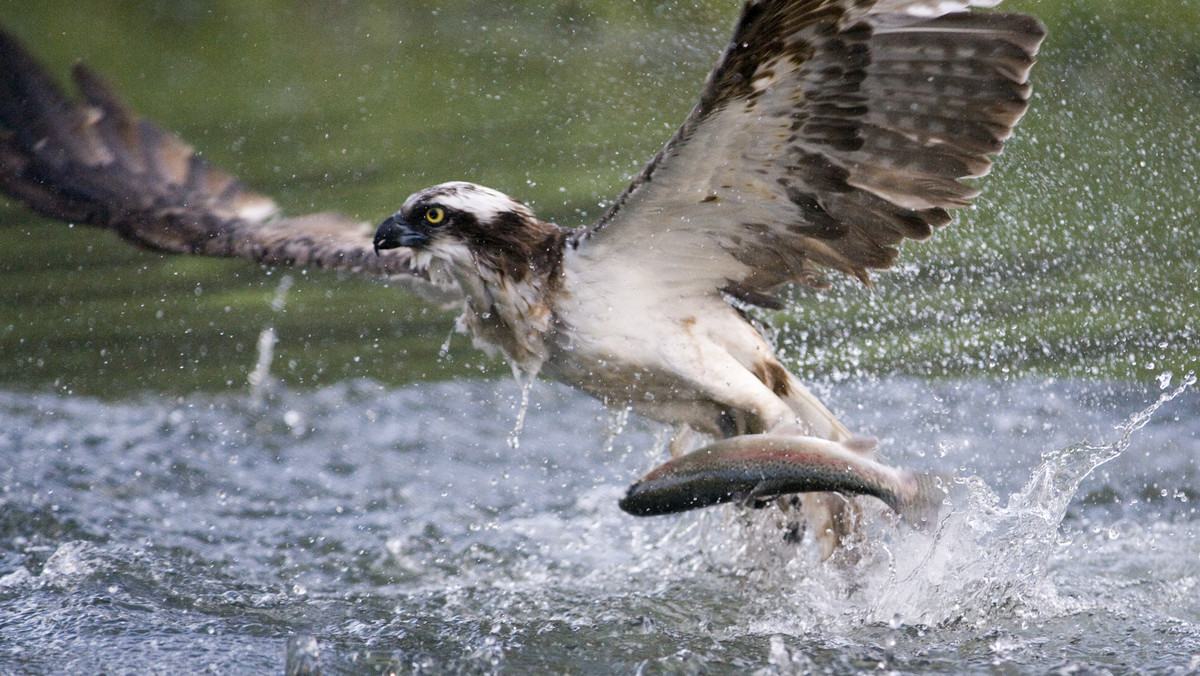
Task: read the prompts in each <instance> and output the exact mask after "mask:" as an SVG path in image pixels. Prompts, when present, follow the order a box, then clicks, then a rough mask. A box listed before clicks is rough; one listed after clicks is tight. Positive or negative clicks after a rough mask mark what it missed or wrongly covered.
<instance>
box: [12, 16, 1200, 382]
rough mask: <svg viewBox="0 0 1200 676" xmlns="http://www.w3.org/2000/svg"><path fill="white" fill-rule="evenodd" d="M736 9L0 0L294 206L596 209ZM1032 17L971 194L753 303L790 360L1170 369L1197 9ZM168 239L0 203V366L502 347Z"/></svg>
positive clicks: (440, 366) (26, 373) (334, 360)
mask: <svg viewBox="0 0 1200 676" xmlns="http://www.w3.org/2000/svg"><path fill="white" fill-rule="evenodd" d="M739 7H740V3H737V2H715V1H705V2H688V3H674V2H637V3H632V2H624V1H622V2H601V1H586V2H585V1H583V0H564V1H552V2H545V1H543V2H536V3H535V2H491V1H489V2H447V3H440V4H439V3H423V2H392V3H382V2H381V3H369V2H361V3H355V2H350V3H327V2H315V1H311V0H310V1H301V2H295V1H288V2H284V1H266V2H255V3H239V2H199V1H191V0H174V1H172V0H160V1H156V2H74V3H65V2H63V3H56V2H45V3H42V2H38V3H31V2H28V1H11V0H9V1H3V2H0V22H2V23H3V24H4V25H5V26H6V27H7V28H8V29H9V30H11V31H13V32H14V33H15V34H16V35H18V36H19V37H20V38H21V39H22V40H23V41H25V42H26V43H27V45H28V46H29V47H30V48H31V49H32V50H33V51H34V52H35V53H36V54H37V55H38V56H39V58H41V59H42V61H43V62H44V63H45V64H46V65H48V66H49V68H50V69H51V71H52V72H53V73H54V74H55V75H56V76H57V77H60V78H64V79H65V76H66V72H67V69H68V68H69V66H70V64H71V63H73V62H74V61H75V60H76V59H80V58H82V59H84V60H86V62H87V63H89V64H90V65H91V66H93V67H94V68H95V69H96V70H98V71H99V72H101V73H102V74H104V75H105V76H106V77H107V78H109V80H110V81H111V82H113V83H114V85H115V86H116V88H117V90H118V91H119V92H121V94H122V95H123V96H124V98H125V99H126V101H128V102H129V103H130V104H131V105H132V106H133V108H134V109H135V110H137V111H139V112H140V113H141V114H143V115H146V116H148V117H151V118H154V119H156V120H158V121H160V122H161V123H162V124H163V125H164V126H165V127H167V128H169V129H173V130H175V131H176V132H178V133H179V134H180V135H181V136H183V138H184V139H186V140H187V141H189V142H190V143H191V144H193V145H194V146H196V148H198V149H199V150H200V151H201V152H202V154H203V156H204V157H206V158H207V159H208V160H210V161H211V162H213V163H215V164H217V165H219V166H222V167H224V168H226V169H229V170H231V171H233V172H234V173H236V174H238V175H239V176H240V177H241V178H242V179H243V180H244V181H245V182H246V183H248V184H250V185H251V186H253V187H255V188H257V189H259V190H261V191H263V192H265V193H267V194H269V195H272V196H274V197H275V198H276V199H277V200H278V201H279V202H280V203H281V205H282V206H283V208H284V210H285V211H286V212H287V213H290V214H300V213H305V212H308V211H316V210H327V209H334V210H339V211H343V212H345V213H348V214H351V215H353V216H355V217H357V218H360V219H362V220H364V221H372V222H377V221H379V220H381V219H382V218H383V217H385V216H386V215H388V214H390V213H391V212H393V211H394V210H395V209H396V208H397V206H398V205H399V204H400V203H401V202H402V200H403V199H404V198H405V197H406V196H407V195H408V194H409V193H411V192H413V191H415V190H417V189H420V188H422V187H424V186H427V185H430V184H433V183H438V182H441V181H446V180H470V181H474V182H477V183H481V184H484V185H488V186H491V187H494V188H497V189H499V190H502V191H504V192H507V193H509V194H511V195H513V196H515V197H517V198H519V199H522V200H524V201H526V202H529V203H530V204H531V205H532V206H533V207H534V208H535V210H536V211H538V213H539V215H541V216H543V217H544V218H547V219H548V220H553V221H556V222H558V223H560V224H563V225H581V224H585V223H588V222H590V220H591V219H593V218H595V217H596V216H597V215H598V214H599V213H600V211H601V210H602V209H603V206H604V204H605V200H608V199H611V198H613V197H615V196H616V195H617V194H619V192H620V191H621V189H622V188H623V187H624V185H625V184H626V182H627V181H628V179H629V178H630V177H631V176H632V175H633V174H635V173H636V172H637V170H638V169H639V168H640V167H641V165H642V164H643V163H644V162H645V161H646V160H647V159H649V158H650V157H651V156H652V155H653V153H654V152H655V151H656V150H657V149H658V147H659V146H660V145H661V144H662V143H663V142H664V141H665V140H666V139H667V138H668V137H669V136H670V134H671V132H672V131H673V129H674V128H675V127H676V126H677V125H678V123H679V122H680V121H682V119H683V117H684V116H685V115H686V113H687V111H688V110H689V109H690V107H691V106H692V105H693V103H694V101H695V98H696V95H697V93H698V91H699V88H700V86H701V83H702V82H703V79H704V76H705V74H706V73H707V71H708V69H709V68H710V67H711V66H712V64H713V63H714V61H715V59H716V57H717V54H718V53H719V51H720V50H721V49H722V48H723V46H724V44H725V41H726V39H727V38H728V34H729V32H730V28H731V25H732V23H733V21H734V20H735V18H736V14H737V12H738V9H739ZM1004 7H1005V9H1008V10H1020V11H1028V12H1032V13H1034V14H1036V15H1038V16H1039V17H1040V18H1042V20H1043V21H1044V22H1045V23H1046V24H1047V25H1048V27H1049V29H1050V38H1049V40H1048V41H1047V43H1046V45H1045V46H1044V48H1043V51H1042V54H1041V57H1040V60H1039V63H1038V65H1037V66H1036V68H1035V70H1034V74H1033V80H1034V84H1035V88H1036V90H1035V91H1036V93H1035V97H1034V100H1033V107H1032V109H1031V111H1030V113H1029V115H1028V116H1027V117H1026V118H1025V120H1024V121H1023V122H1022V124H1021V125H1020V127H1019V128H1018V130H1017V134H1016V136H1015V138H1014V139H1013V140H1012V141H1011V142H1010V144H1009V148H1008V150H1007V151H1006V153H1005V154H1004V155H1003V156H1002V157H1001V158H1000V160H999V162H998V164H997V167H996V169H995V170H994V171H993V173H992V175H991V176H989V177H987V178H986V179H984V183H983V188H984V194H983V196H982V197H981V198H980V199H979V200H978V206H977V207H976V208H974V209H971V210H968V211H965V212H963V213H961V214H960V215H959V218H958V220H957V221H956V222H955V223H954V224H953V225H951V226H949V227H948V228H946V229H945V230H944V231H942V232H940V233H938V234H937V236H936V237H934V238H933V239H932V240H931V241H929V242H924V243H910V244H908V245H906V246H905V247H904V250H903V253H902V256H901V264H900V266H899V267H898V269H896V270H893V271H890V272H885V273H879V274H877V275H876V280H877V287H876V289H875V290H874V291H868V290H866V289H865V288H863V287H862V286H861V285H858V284H857V283H855V282H851V281H849V280H840V279H838V278H837V277H836V276H831V280H832V281H834V282H835V283H834V288H833V289H832V290H830V291H828V292H814V291H811V290H808V289H796V290H795V291H794V292H793V293H792V297H793V299H794V303H793V307H792V308H791V309H790V310H789V311H788V312H786V313H777V314H773V315H768V316H766V319H767V320H768V321H770V322H771V323H772V324H773V325H775V326H776V327H778V328H779V329H780V335H779V338H778V340H779V342H780V344H781V346H782V350H783V355H784V357H785V359H786V360H787V361H788V363H789V364H790V366H792V367H793V368H794V369H796V370H797V371H798V372H800V373H801V374H803V375H804V376H805V377H806V378H808V379H810V380H817V381H819V382H826V383H832V382H837V381H839V380H843V379H848V378H858V377H863V376H871V375H887V374H912V375H917V376H923V377H942V376H949V377H965V378H971V377H993V376H1000V377H1027V376H1047V377H1083V378H1094V379H1122V380H1135V381H1140V382H1150V381H1153V380H1154V379H1155V378H1157V377H1160V376H1161V375H1162V374H1164V373H1170V374H1171V375H1172V376H1173V377H1174V378H1176V379H1178V377H1180V376H1181V375H1182V374H1183V373H1186V372H1188V371H1193V370H1196V364H1197V361H1198V357H1200V336H1198V335H1197V326H1196V324H1197V321H1196V320H1197V317H1198V316H1200V307H1198V302H1200V290H1198V282H1197V278H1198V277H1200V274H1198V273H1200V265H1198V262H1200V253H1198V252H1197V247H1198V240H1200V236H1198V235H1200V225H1198V224H1197V218H1198V215H1197V211H1198V206H1200V199H1198V198H1197V196H1196V186H1197V184H1198V180H1197V167H1198V165H1200V162H1198V161H1197V160H1198V151H1197V148H1198V144H1197V140H1198V138H1197V137H1198V135H1200V132H1198V129H1200V2H1195V1H1185V2H1167V1H1161V2H1160V1H1151V2H1138V3H1133V2H1128V0H1093V1H1086V0H1041V1H1036V0H1012V1H1010V2H1007V3H1005V5H1004ZM285 272H288V271H281V270H274V271H272V270H266V269H263V268H260V267H258V266H256V265H253V264H250V263H246V262H240V261H224V260H206V259H200V258H191V257H182V256H164V255H160V254H155V253H147V252H142V251H138V250H135V249H133V248H132V247H129V246H128V245H127V244H125V243H124V242H122V241H120V240H119V239H118V238H117V237H116V236H115V235H112V234H111V233H106V232H100V231H96V230H92V229H89V228H79V227H68V226H66V225H63V224H59V223H52V222H49V221H46V220H44V219H41V218H38V217H35V216H33V215H30V214H29V213H28V212H26V211H25V210H23V209H22V208H21V207H19V206H18V205H16V204H14V203H12V202H11V201H5V200H3V199H0V383H2V384H3V386H4V387H7V388H32V389H38V390H46V389H51V388H53V389H56V390H60V391H64V392H72V393H78V394H89V395H96V396H102V397H120V396H125V395H127V394H130V393H134V392H142V391H147V390H148V391H155V392H164V393H184V392H188V391H192V390H197V389H201V390H223V389H232V390H239V389H244V388H245V387H246V378H247V374H248V373H249V372H250V371H251V369H252V368H253V366H254V363H255V360H256V358H257V353H256V344H257V340H258V336H259V334H260V332H261V331H262V330H263V329H264V328H266V327H267V326H274V327H275V329H276V330H277V332H278V335H279V345H278V348H277V350H276V361H275V362H274V365H273V371H274V373H275V375H276V376H278V377H280V378H281V379H282V380H283V381H284V382H285V383H286V384H287V385H288V386H289V387H297V388H304V387H309V386H318V385H322V384H328V383H331V382H337V381H340V380H344V379H348V378H358V377H369V378H374V379H377V380H380V381H383V382H386V383H392V384H401V383H406V382H412V381H414V380H439V379H447V378H452V377H459V376H463V375H474V376H483V377H493V376H498V375H504V374H506V373H507V372H508V369H507V367H505V366H503V365H502V364H500V363H498V362H497V361H494V360H489V359H487V358H486V357H484V356H483V355H481V354H479V353H477V352H475V351H474V350H472V349H471V348H470V345H469V340H468V339H467V338H465V337H462V336H456V337H454V339H453V340H451V341H450V343H449V345H450V349H449V351H448V352H446V353H445V354H443V353H442V347H443V345H445V344H446V342H447V339H448V338H449V336H450V334H451V331H452V326H453V317H454V313H452V312H446V311H440V310H433V309H428V308H425V307H423V306H422V305H421V304H420V303H419V302H418V301H415V300H413V299H411V298H409V297H407V296H406V295H404V294H403V293H399V292H397V291H395V290H393V289H388V288H386V287H383V286H380V285H378V284H375V283H373V282H371V281H369V280H361V279H353V278H348V277H344V276H338V275H333V274H321V273H309V274H302V273H298V272H297V273H294V274H295V277H296V282H297V283H296V284H295V286H294V287H293V288H292V290H291V291H290V293H289V295H288V298H287V303H286V307H285V309H284V311H282V312H276V311H274V310H272V309H271V301H272V299H273V297H274V296H275V292H276V288H277V286H278V280H279V278H280V276H281V275H282V274H284V273H285Z"/></svg>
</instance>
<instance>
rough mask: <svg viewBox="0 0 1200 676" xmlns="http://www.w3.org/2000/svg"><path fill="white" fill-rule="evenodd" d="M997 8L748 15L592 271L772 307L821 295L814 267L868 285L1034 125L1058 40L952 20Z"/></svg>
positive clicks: (754, 7)
mask: <svg viewBox="0 0 1200 676" xmlns="http://www.w3.org/2000/svg"><path fill="white" fill-rule="evenodd" d="M996 2H997V0H879V1H878V2H875V1H873V0H792V1H784V0H760V1H756V2H750V3H748V4H747V6H746V9H745V12H744V13H743V15H742V17H741V19H740V21H739V23H738V25H737V28H736V30H735V33H734V36H733V40H732V41H731V42H730V45H729V47H728V48H727V49H726V51H725V53H724V55H723V56H722V58H721V60H720V62H719V63H718V65H717V67H716V68H715V69H714V70H713V72H712V73H711V74H710V75H709V78H708V81H707V83H706V85H705V87H704V91H703V93H702V94H701V97H700V102H699V104H698V105H697V106H696V108H695V109H694V110H693V111H692V113H691V114H690V115H689V116H688V119H687V120H686V121H685V122H684V124H683V126H682V127H681V128H680V129H679V131H678V132H677V133H676V134H675V136H674V137H673V138H672V139H671V140H670V141H669V142H668V143H667V145H666V146H665V147H664V148H663V149H662V151H660V152H659V154H658V155H657V156H656V157H655V158H654V159H653V160H652V161H651V163H650V164H649V165H648V166H647V167H646V168H645V169H644V170H643V171H642V173H641V175H639V176H638V177H637V178H636V179H635V180H634V182H633V183H632V184H631V185H630V186H629V188H628V189H627V190H626V191H625V193H624V194H623V195H622V196H621V197H620V198H619V199H618V200H617V202H616V203H615V204H614V205H613V206H612V207H611V208H610V209H609V211H608V213H606V214H605V215H604V216H603V217H602V218H601V219H600V220H599V221H598V222H597V223H596V224H595V225H593V226H592V227H590V228H588V229H587V230H585V231H583V232H581V233H580V235H579V236H578V237H577V240H576V244H577V246H578V251H579V252H580V254H581V255H580V256H579V258H578V259H577V260H576V262H575V263H576V264H577V265H580V266H583V267H595V269H589V270H587V272H588V275H587V276H588V278H589V279H593V280H594V279H602V278H604V277H607V276H612V277H618V278H624V277H628V275H629V274H630V273H629V272H628V271H625V272H622V271H620V270H618V269H617V268H618V267H621V266H624V267H629V266H639V265H641V266H642V267H644V268H645V270H643V271H642V272H641V273H640V277H641V278H643V279H652V280H655V281H658V282H660V283H663V284H669V285H671V286H672V287H673V288H678V289H680V290H681V291H684V292H688V291H689V290H690V292H692V293H715V292H716V290H718V289H721V290H724V291H726V292H729V293H733V294H734V295H737V296H740V297H741V298H742V299H743V300H747V301H750V302H755V303H758V304H763V305H770V304H771V303H772V298H771V296H770V294H771V292H772V291H773V290H774V289H775V288H776V287H777V286H779V285H781V284H785V283H791V282H797V281H803V282H808V283H811V284H819V283H820V282H819V277H818V272H819V271H818V269H817V267H816V265H815V264H820V265H823V266H827V267H830V268H834V269H837V270H841V271H843V272H846V273H848V274H851V275H854V276H856V277H858V278H859V279H862V280H863V281H864V282H867V281H868V277H867V270H868V269H870V268H886V267H888V266H890V265H891V263H892V261H893V260H894V258H895V256H896V249H895V248H894V245H895V244H897V243H899V242H900V241H901V240H903V239H905V238H912V239H924V238H926V237H928V236H929V235H930V234H931V232H932V228H934V227H938V226H942V225H945V224H946V223H948V222H949V221H950V215H949V211H948V210H950V209H954V208H958V207H962V206H966V205H968V204H970V201H971V198H973V197H974V196H975V195H976V194H977V190H976V189H975V188H974V187H972V186H968V185H964V184H962V183H961V182H960V181H959V179H961V178H966V177H977V176H982V175H984V174H986V173H987V171H988V170H989V168H990V166H991V159H990V157H989V156H990V155H992V154H995V153H999V152H1000V151H1001V149H1002V147H1003V142H1004V141H1005V140H1006V139H1007V138H1008V137H1009V135H1010V134H1011V131H1012V128H1013V126H1014V125H1015V124H1016V123H1017V121H1018V120H1019V119H1020V118H1021V116H1022V115H1023V114H1024V113H1025V110H1026V107H1027V101H1028V98H1029V94H1030V87H1029V84H1028V74H1029V70H1030V68H1031V66H1032V65H1033V57H1034V54H1035V53H1036V52H1037V49H1038V47H1039V45H1040V44H1041V42H1042V39H1043V38H1044V36H1045V30H1044V28H1043V27H1042V25H1041V23H1040V22H1038V21H1037V19H1035V18H1033V17H1031V16H1027V15H1022V14H1002V13H996V12H962V11H949V10H955V9H967V8H968V7H969V6H970V5H994V4H996ZM639 261H640V262H641V263H639ZM642 263H644V265H642ZM609 268H612V270H609ZM610 273H611V274H610Z"/></svg>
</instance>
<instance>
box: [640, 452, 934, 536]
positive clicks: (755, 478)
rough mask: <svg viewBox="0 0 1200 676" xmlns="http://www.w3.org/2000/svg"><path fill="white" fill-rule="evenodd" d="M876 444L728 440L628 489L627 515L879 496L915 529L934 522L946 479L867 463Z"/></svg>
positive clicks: (657, 470)
mask: <svg viewBox="0 0 1200 676" xmlns="http://www.w3.org/2000/svg"><path fill="white" fill-rule="evenodd" d="M874 445H875V442H874V441H873V440H869V439H853V440H850V441H848V442H835V441H826V440H824V439H817V438H814V437H799V436H783V435H775V434H748V435H743V436H739V437H731V438H729V439H723V440H721V441H718V442H716V443H713V444H711V445H708V446H705V447H704V448H701V449H699V450H696V451H693V452H691V453H688V454H687V455H683V456H680V457H678V458H675V459H673V460H671V461H669V462H666V463H664V464H662V465H659V466H658V467H656V468H655V469H654V470H652V471H651V472H650V473H649V474H647V475H646V476H644V477H642V478H641V479H640V480H638V481H637V483H635V484H633V485H632V486H630V487H629V491H628V492H627V493H626V494H625V498H624V499H622V500H621V502H620V505H621V509H623V510H625V511H626V512H629V513H630V514H633V515H636V516H656V515H660V514H674V513H677V512H685V511H688V510H691V509H700V508H702V507H708V506H711V505H718V504H721V503H724V502H735V501H736V502H743V503H749V502H753V501H755V500H760V499H766V498H771V497H775V496H778V495H786V494H788V493H806V492H813V491H816V492H826V491H835V492H838V493H851V494H857V495H873V496H875V497H877V498H879V499H880V500H882V501H883V502H884V503H885V504H887V506H888V507H891V508H892V509H893V510H894V511H896V512H897V513H898V514H900V515H901V517H903V518H904V519H905V520H907V521H911V522H913V523H914V524H917V523H920V522H921V521H923V520H927V519H930V518H932V515H933V514H934V513H936V509H937V505H939V504H940V503H941V502H942V500H943V499H944V497H945V495H946V491H945V489H943V488H942V486H941V480H942V479H943V478H944V477H943V476H942V475H936V474H928V473H916V472H910V471H908V470H905V469H898V468H895V467H889V466H887V465H884V464H882V463H879V462H876V461H875V460H872V459H871V458H869V457H867V454H868V453H869V452H870V451H871V449H872V448H874Z"/></svg>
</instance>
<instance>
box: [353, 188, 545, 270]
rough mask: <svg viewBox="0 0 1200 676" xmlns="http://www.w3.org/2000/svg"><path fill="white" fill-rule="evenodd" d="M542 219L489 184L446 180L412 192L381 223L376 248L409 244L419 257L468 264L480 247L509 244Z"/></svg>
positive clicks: (480, 249)
mask: <svg viewBox="0 0 1200 676" xmlns="http://www.w3.org/2000/svg"><path fill="white" fill-rule="evenodd" d="M540 223H541V222H540V221H538V220H537V219H536V218H535V217H534V215H533V212H532V211H530V209H529V207H527V206H525V205H524V204H522V203H520V202H518V201H517V200H515V199H513V198H511V197H509V196H508V195H505V194H502V193H499V192H496V191H495V190H492V189H491V188H485V187H483V186H479V185H475V184H474V183H464V182H455V183H442V184H441V185H435V186H433V187H432V188H426V189H425V190H422V191H420V192H418V193H415V194H413V195H412V196H410V197H409V198H408V199H407V200H405V201H404V206H402V207H400V210H399V211H397V212H396V213H394V214H392V215H391V216H388V217H387V219H386V220H384V221H383V223H381V224H380V225H379V228H378V229H377V230H376V231H375V251H376V253H378V252H380V251H382V250H384V249H395V248H397V247H408V248H410V249H413V251H414V252H415V253H416V254H417V255H416V257H415V258H416V260H418V261H420V260H421V259H425V261H426V262H428V260H429V259H430V258H440V259H443V260H445V261H446V262H448V263H451V264H454V263H467V262H468V261H470V260H472V259H473V258H474V257H475V256H474V254H478V253H480V252H481V251H487V250H492V251H496V250H504V249H507V248H510V247H511V243H512V242H518V241H521V240H523V239H525V237H526V234H527V233H526V232H525V231H526V230H528V229H530V228H534V229H536V227H537V225H539V224H540ZM422 254H424V255H422Z"/></svg>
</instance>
